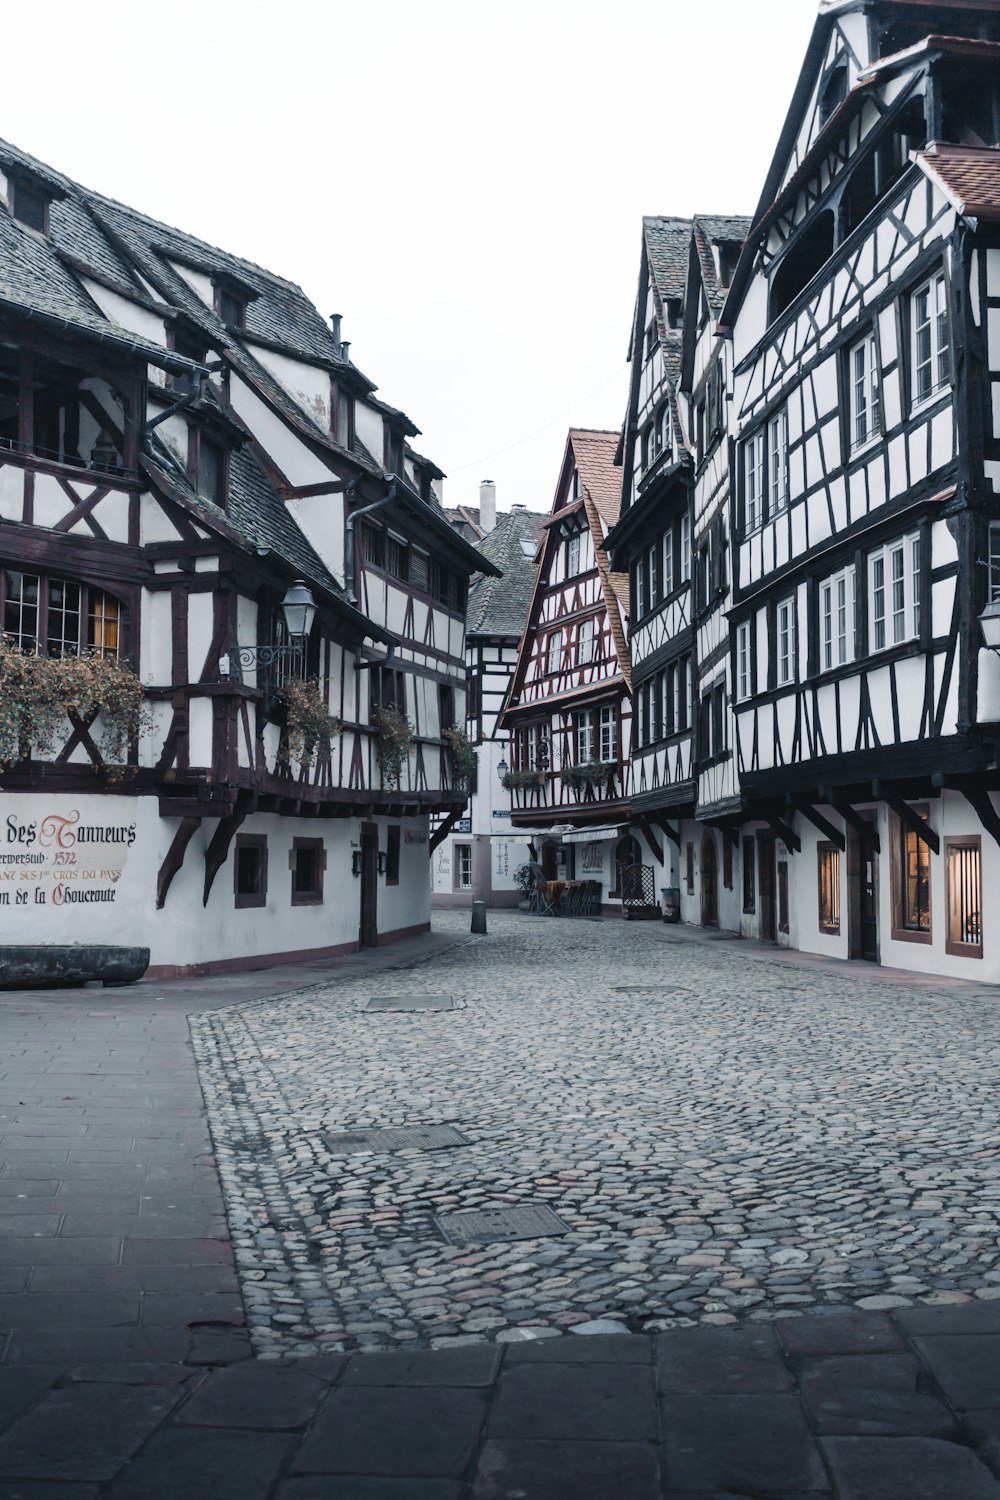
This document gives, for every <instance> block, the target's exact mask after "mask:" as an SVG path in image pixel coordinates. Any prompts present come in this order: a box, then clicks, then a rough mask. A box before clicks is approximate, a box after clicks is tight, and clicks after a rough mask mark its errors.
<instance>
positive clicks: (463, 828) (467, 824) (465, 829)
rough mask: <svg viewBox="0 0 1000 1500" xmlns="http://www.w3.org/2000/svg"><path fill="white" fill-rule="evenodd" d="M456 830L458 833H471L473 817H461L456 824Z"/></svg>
mask: <svg viewBox="0 0 1000 1500" xmlns="http://www.w3.org/2000/svg"><path fill="white" fill-rule="evenodd" d="M455 832H456V833H471V832H472V819H471V818H459V820H458V822H457V823H456V824H455Z"/></svg>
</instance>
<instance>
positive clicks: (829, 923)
mask: <svg viewBox="0 0 1000 1500" xmlns="http://www.w3.org/2000/svg"><path fill="white" fill-rule="evenodd" d="M816 859H817V864H818V884H819V929H820V932H829V933H839V932H840V850H839V849H838V848H837V846H836V844H817V846H816Z"/></svg>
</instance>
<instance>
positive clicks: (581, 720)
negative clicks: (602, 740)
mask: <svg viewBox="0 0 1000 1500" xmlns="http://www.w3.org/2000/svg"><path fill="white" fill-rule="evenodd" d="M573 747H574V751H575V754H576V759H575V761H574V764H575V765H578V766H585V765H589V763H590V762H591V761H592V760H593V759H594V758H595V757H594V711H593V709H591V708H585V709H581V710H579V711H578V712H577V713H575V714H574V715H573Z"/></svg>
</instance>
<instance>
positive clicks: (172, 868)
mask: <svg viewBox="0 0 1000 1500" xmlns="http://www.w3.org/2000/svg"><path fill="white" fill-rule="evenodd" d="M200 827H201V818H200V817H191V816H188V817H184V818H182V819H181V821H180V824H179V825H178V828H177V831H176V832H175V834H174V836H173V839H172V841H171V844H170V848H169V849H168V850H167V852H166V854H165V855H164V857H163V863H162V864H161V866H160V872H159V874H158V875H157V877H156V909H157V911H161V910H162V908H163V905H164V902H165V901H166V899H167V892H168V891H169V890H170V885H171V882H172V881H173V878H174V876H175V875H176V874H177V872H178V870H179V869H180V868H181V866H182V865H183V863H184V855H185V854H186V852H187V846H188V844H189V843H190V842H191V839H192V837H193V835H194V834H195V833H196V832H197V830H198V829H199V828H200Z"/></svg>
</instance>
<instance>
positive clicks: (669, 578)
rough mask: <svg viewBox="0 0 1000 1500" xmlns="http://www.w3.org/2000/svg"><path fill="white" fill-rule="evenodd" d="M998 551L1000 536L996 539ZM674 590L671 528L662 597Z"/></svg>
mask: <svg viewBox="0 0 1000 1500" xmlns="http://www.w3.org/2000/svg"><path fill="white" fill-rule="evenodd" d="M997 548H998V551H1000V538H998V541H997ZM673 590H674V533H673V530H672V529H671V530H669V531H665V532H664V534H663V597H664V598H666V597H667V595H668V594H672V593H673Z"/></svg>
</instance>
